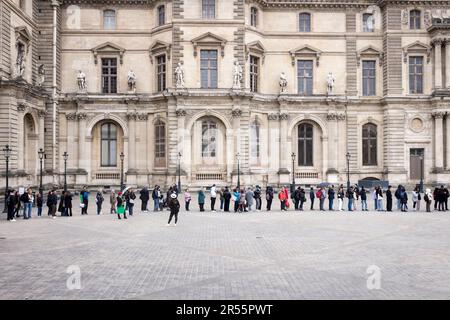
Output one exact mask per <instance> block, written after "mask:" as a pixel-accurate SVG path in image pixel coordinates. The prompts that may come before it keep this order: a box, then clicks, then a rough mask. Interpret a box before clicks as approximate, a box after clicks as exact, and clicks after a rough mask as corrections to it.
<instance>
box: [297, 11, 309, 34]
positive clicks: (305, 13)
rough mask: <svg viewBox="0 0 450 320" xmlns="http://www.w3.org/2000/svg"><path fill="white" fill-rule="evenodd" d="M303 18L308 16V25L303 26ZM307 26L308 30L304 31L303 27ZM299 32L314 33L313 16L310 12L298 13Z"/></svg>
mask: <svg viewBox="0 0 450 320" xmlns="http://www.w3.org/2000/svg"><path fill="white" fill-rule="evenodd" d="M302 16H303V17H305V16H308V24H307V25H305V24H304V23H303V24H302ZM305 26H307V28H305V29H307V30H302V27H305ZM298 32H312V14H311V13H310V12H304V11H303V12H299V13H298Z"/></svg>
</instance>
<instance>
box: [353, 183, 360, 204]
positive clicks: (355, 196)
mask: <svg viewBox="0 0 450 320" xmlns="http://www.w3.org/2000/svg"><path fill="white" fill-rule="evenodd" d="M358 204H359V186H358V185H357V184H355V187H354V188H353V210H358Z"/></svg>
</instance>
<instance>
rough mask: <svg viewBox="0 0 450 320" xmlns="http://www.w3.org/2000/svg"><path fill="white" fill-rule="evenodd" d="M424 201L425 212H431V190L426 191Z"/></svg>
mask: <svg viewBox="0 0 450 320" xmlns="http://www.w3.org/2000/svg"><path fill="white" fill-rule="evenodd" d="M424 200H425V203H426V207H427V212H431V202H432V201H433V194H432V193H431V189H427V190H426V192H425V195H424Z"/></svg>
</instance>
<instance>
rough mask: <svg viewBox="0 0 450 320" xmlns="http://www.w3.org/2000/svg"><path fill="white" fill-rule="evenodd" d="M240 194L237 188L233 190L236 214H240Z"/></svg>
mask: <svg viewBox="0 0 450 320" xmlns="http://www.w3.org/2000/svg"><path fill="white" fill-rule="evenodd" d="M240 196H241V195H240V193H239V190H238V189H237V188H235V189H234V190H233V201H234V212H235V213H236V212H238V210H239V200H240Z"/></svg>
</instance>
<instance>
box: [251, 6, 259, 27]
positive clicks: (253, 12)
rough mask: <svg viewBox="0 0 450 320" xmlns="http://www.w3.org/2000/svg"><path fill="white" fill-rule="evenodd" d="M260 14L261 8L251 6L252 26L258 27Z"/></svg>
mask: <svg viewBox="0 0 450 320" xmlns="http://www.w3.org/2000/svg"><path fill="white" fill-rule="evenodd" d="M258 15H259V10H258V8H256V7H251V8H250V26H252V27H254V28H257V27H258Z"/></svg>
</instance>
